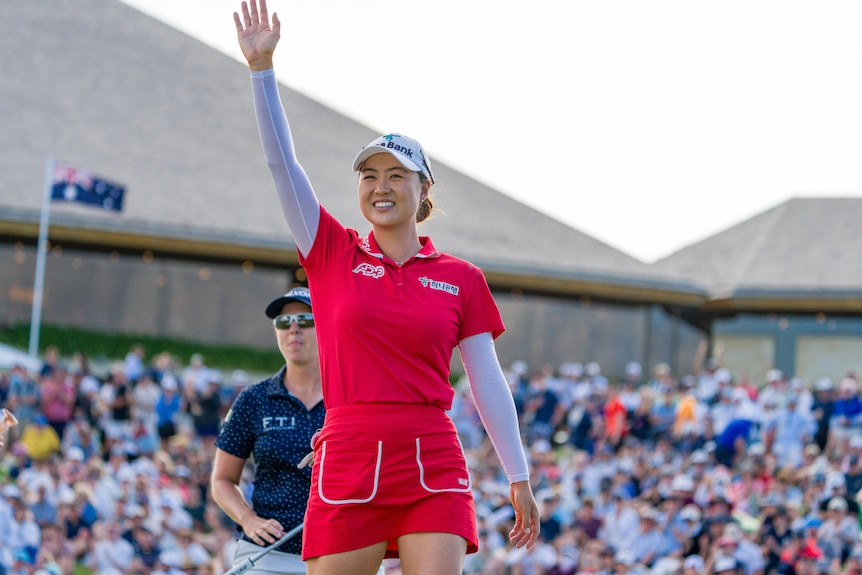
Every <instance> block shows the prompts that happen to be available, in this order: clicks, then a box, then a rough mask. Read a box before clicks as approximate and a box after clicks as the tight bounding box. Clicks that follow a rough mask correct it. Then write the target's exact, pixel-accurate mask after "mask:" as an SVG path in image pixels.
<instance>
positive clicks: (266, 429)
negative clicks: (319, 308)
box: [211, 287, 325, 575]
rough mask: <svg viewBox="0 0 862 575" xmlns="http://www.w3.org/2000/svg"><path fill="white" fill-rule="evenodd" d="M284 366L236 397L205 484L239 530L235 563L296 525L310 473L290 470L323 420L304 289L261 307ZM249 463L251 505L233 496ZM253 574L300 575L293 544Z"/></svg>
mask: <svg viewBox="0 0 862 575" xmlns="http://www.w3.org/2000/svg"><path fill="white" fill-rule="evenodd" d="M266 315H267V317H269V318H270V319H272V322H273V326H274V328H275V339H276V340H277V342H278V349H279V350H280V351H281V355H282V356H283V357H284V361H285V366H284V367H283V368H281V370H279V372H278V373H277V374H275V375H274V376H272V377H271V378H269V379H267V380H264V381H262V382H260V383H257V384H255V385H252V386H249V387H247V388H246V389H244V390H242V391H241V392H240V394H239V395H238V396H237V398H236V400H235V401H234V403H233V406H231V410H230V412H228V414H227V416H226V417H225V421H224V425H223V426H222V429H221V431H220V433H219V437H218V439H217V440H216V455H215V462H214V464H213V472H212V477H211V488H212V495H213V499H214V500H215V502H216V503H217V504H218V505H219V506H220V507H221V508H222V509H223V510H224V512H225V513H227V514H228V516H229V517H230V518H231V519H233V520H234V521H235V522H236V523H237V525H238V526H239V527H240V528H241V529H242V534H241V536H240V540H239V542H238V543H237V547H236V552H235V553H234V563H241V562H242V561H245V560H246V559H248V558H250V557H252V556H254V555H255V554H256V553H258V552H260V551H261V550H262V549H263V548H265V547H268V546H269V545H270V544H272V543H274V542H275V541H277V540H278V539H279V538H281V536H282V535H284V534H285V533H286V532H287V530H289V529H291V528H293V527H296V526H297V525H299V524H300V523H302V518H303V515H304V514H305V506H306V503H307V502H308V490H309V486H310V484H311V473H310V472H309V470H308V469H307V468H305V469H299V468H298V467H297V466H298V464H299V463H300V462H301V461H302V459H303V457H305V455H306V453H308V445H309V443H310V442H311V437H312V436H313V434H314V433H315V431H317V430H318V429H320V427H321V426H322V425H323V420H324V415H325V413H324V409H323V392H322V391H321V386H320V363H319V361H318V355H317V334H316V330H315V328H314V315H312V311H311V298H310V294H309V292H308V288H304V287H296V288H293V289H292V290H290V291H289V292H288V293H286V294H284V295H282V296H280V297H277V298H276V299H274V300H273V301H272V302H270V304H269V305H268V306H267V307H266ZM252 455H253V456H254V464H255V475H254V484H253V485H254V487H253V491H252V493H251V504H249V502H248V501H247V500H246V498H245V496H244V495H243V493H242V491H241V489H240V480H241V479H242V472H243V469H244V467H245V463H246V460H247V459H248V458H249V457H250V456H252ZM245 573H249V574H251V573H254V574H265V573H266V574H274V573H278V574H281V575H284V574H287V575H296V574H300V573H305V563H303V561H302V558H301V557H300V538H299V537H294V538H292V539H290V540H288V541H287V542H285V543H284V544H282V545H279V546H278V547H277V548H276V549H274V550H273V551H271V552H268V553H267V554H266V555H265V556H263V557H261V558H260V559H259V560H257V561H254V567H253V568H251V569H249V570H247V571H245Z"/></svg>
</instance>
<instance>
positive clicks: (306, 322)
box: [272, 313, 314, 329]
mask: <svg viewBox="0 0 862 575" xmlns="http://www.w3.org/2000/svg"><path fill="white" fill-rule="evenodd" d="M293 322H296V325H298V326H299V327H314V316H313V315H312V314H310V313H297V314H294V315H290V314H282V315H280V316H278V317H276V318H275V319H273V320H272V325H273V326H275V329H289V328H290V324H292V323H293Z"/></svg>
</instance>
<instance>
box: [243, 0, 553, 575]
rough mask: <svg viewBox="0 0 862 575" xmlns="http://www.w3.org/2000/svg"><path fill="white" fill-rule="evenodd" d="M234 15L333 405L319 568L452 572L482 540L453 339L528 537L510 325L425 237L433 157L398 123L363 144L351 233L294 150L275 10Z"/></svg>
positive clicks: (307, 552) (316, 496) (324, 444)
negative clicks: (505, 360)
mask: <svg viewBox="0 0 862 575" xmlns="http://www.w3.org/2000/svg"><path fill="white" fill-rule="evenodd" d="M234 21H235V24H236V29H237V35H238V39H239V44H240V47H241V49H242V52H243V55H244V56H245V58H246V60H247V61H248V64H249V68H250V69H251V76H252V86H253V95H254V102H255V109H256V113H257V118H258V127H259V130H260V134H261V140H262V143H263V148H264V153H265V155H266V158H267V163H268V165H269V166H270V170H271V172H272V176H273V179H274V181H275V186H276V189H277V191H278V195H279V199H280V201H281V204H282V208H283V211H284V214H285V217H286V219H287V222H288V225H289V226H290V230H291V233H292V234H293V237H294V240H295V241H296V245H297V248H298V250H299V256H300V263H301V264H302V265H303V266H304V268H305V271H306V273H307V274H308V278H309V287H310V288H311V293H312V296H313V299H314V305H315V309H317V310H318V312H317V314H316V316H315V321H316V326H317V329H318V337H319V339H318V344H319V347H320V366H321V374H322V380H323V395H324V403H325V404H326V409H327V413H326V422H325V424H324V426H323V429H322V431H321V433H320V434H319V436H318V437H317V438H316V440H315V441H314V446H313V447H314V458H315V459H314V461H315V462H314V469H313V473H312V485H311V494H310V496H309V502H308V510H307V512H306V517H305V530H304V531H303V549H302V555H303V558H304V559H306V561H307V564H308V572H309V573H312V574H314V575H335V574H338V575H344V574H348V575H351V574H355V575H369V574H373V573H374V572H375V571H376V570H377V568H378V565H380V561H381V559H382V558H383V557H396V556H397V557H400V560H401V568H402V571H403V572H404V573H405V574H406V575H419V574H425V573H427V574H432V573H433V574H435V575H440V574H450V575H457V574H458V573H460V572H461V565H462V563H463V560H464V556H465V553H467V552H475V551H476V549H477V533H476V516H475V510H474V507H473V498H472V484H471V481H470V475H469V471H468V470H467V466H466V461H465V458H464V452H463V449H462V448H461V445H460V443H459V441H458V435H457V432H456V430H455V426H454V425H453V423H452V421H451V420H450V419H449V418H448V416H447V415H446V410H447V409H449V407H450V406H451V402H452V397H453V394H454V391H453V389H452V386H451V385H450V384H449V379H448V377H449V362H450V358H451V354H452V351H453V349H454V348H455V347H456V346H457V347H458V348H459V350H460V354H461V358H462V361H463V363H464V368H465V371H466V373H467V376H468V379H469V381H470V384H471V387H472V392H473V395H474V398H475V401H476V404H477V407H478V409H479V413H480V415H481V417H482V420H483V422H484V425H485V428H486V429H487V431H488V434H489V436H490V438H491V441H492V443H493V444H494V446H495V449H496V450H497V453H498V455H499V456H500V459H501V461H502V464H503V468H504V470H505V472H506V474H507V477H508V479H509V483H510V492H511V497H512V503H513V506H514V511H515V521H514V527H513V528H512V530H511V532H510V540H511V542H512V543H513V544H514V545H516V546H518V547H520V546H523V545H527V547H532V546H533V544H534V543H535V541H536V536H537V534H538V533H537V532H538V529H539V512H538V508H537V505H536V501H535V498H534V497H533V493H532V490H531V488H530V484H529V473H528V468H527V462H526V457H525V455H524V450H523V447H522V445H521V441H520V434H519V432H518V425H517V419H516V414H515V407H514V401H513V400H512V396H511V393H510V392H509V390H508V386H507V384H506V380H505V377H504V376H503V372H502V369H501V368H500V365H499V362H498V360H497V354H496V350H495V347H494V338H495V337H496V336H498V335H499V334H500V333H502V332H503V329H504V328H503V322H502V319H501V317H500V313H499V311H498V309H497V306H496V304H495V303H494V300H493V298H492V296H491V292H490V289H489V288H488V284H487V282H486V281H485V278H484V275H483V274H482V272H481V270H479V269H478V268H477V267H476V266H474V265H472V264H470V263H468V262H465V261H463V260H460V259H458V258H455V257H453V256H451V255H448V254H445V253H441V252H438V251H437V250H436V249H435V248H434V245H433V244H432V242H431V240H430V239H429V238H427V237H420V236H419V233H418V226H417V222H421V221H423V220H424V219H425V218H427V217H428V215H429V213H430V212H431V209H432V202H431V198H430V197H429V190H430V188H431V185H432V183H433V182H434V179H433V175H432V173H431V165H430V162H429V161H428V157H427V156H426V155H425V153H424V151H423V150H422V147H421V146H420V145H419V143H418V142H416V141H415V140H412V139H410V138H407V137H405V136H402V135H399V134H388V135H386V136H382V137H380V138H377V139H376V140H374V141H373V142H371V143H370V144H369V145H367V146H366V147H365V148H363V149H362V150H361V151H360V152H359V154H358V155H357V156H356V159H355V161H354V164H353V169H354V171H357V172H359V182H358V186H357V187H358V200H359V207H360V210H361V212H362V214H363V216H364V217H365V218H366V219H367V220H368V222H369V223H370V224H371V232H370V233H369V234H368V235H367V236H365V237H361V236H360V235H359V234H358V233H357V232H356V231H355V230H350V229H345V228H344V227H343V226H342V225H341V224H339V223H338V222H337V221H336V220H335V219H334V218H333V217H332V216H331V215H330V214H329V213H328V212H327V211H326V210H325V209H323V208H322V207H321V206H320V203H319V201H318V199H317V197H316V195H315V193H314V191H313V189H312V186H311V184H310V182H309V181H308V178H307V176H306V174H305V172H304V171H303V169H302V167H301V166H300V165H299V163H298V161H297V158H296V156H295V152H294V146H293V142H292V137H291V134H290V129H289V126H288V123H287V119H286V117H285V113H284V110H283V108H282V106H281V100H280V99H279V95H278V91H277V84H276V81H275V77H274V72H273V70H272V54H273V51H274V50H275V46H276V44H277V43H278V40H279V35H280V28H281V24H280V22H279V20H278V17H277V16H276V15H275V14H273V15H272V23H271V25H270V19H269V16H268V12H267V8H266V2H265V0H259V4H258V0H252V1H251V4H250V6H249V4H248V3H246V2H243V3H242V14H241V15H240V14H238V13H234ZM364 65H365V66H368V67H369V68H370V69H371V70H375V71H377V72H379V74H375V83H376V82H377V80H378V79H380V78H390V77H392V76H393V75H395V76H397V74H399V73H403V74H414V73H415V72H414V71H412V70H401V71H399V70H393V69H392V67H391V66H390V65H389V63H387V62H386V61H385V55H382V54H373V55H371V56H369V57H368V59H367V61H366V62H365V63H364ZM369 74H371V72H369ZM395 81H396V80H393V82H395Z"/></svg>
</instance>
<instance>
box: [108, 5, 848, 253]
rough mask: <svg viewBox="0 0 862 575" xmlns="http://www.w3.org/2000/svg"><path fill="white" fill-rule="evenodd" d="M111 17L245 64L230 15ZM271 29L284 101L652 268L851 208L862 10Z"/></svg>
mask: <svg viewBox="0 0 862 575" xmlns="http://www.w3.org/2000/svg"><path fill="white" fill-rule="evenodd" d="M122 1H123V2H125V3H126V4H129V5H131V6H134V7H136V8H138V9H140V10H142V11H143V12H146V13H148V14H150V15H152V16H154V17H156V18H158V19H160V20H162V21H164V22H166V23H167V24H169V25H171V26H174V27H176V28H178V29H180V30H182V31H183V32H186V33H188V34H189V35H191V36H193V37H195V38H198V39H199V40H201V41H202V42H205V43H207V44H209V45H211V46H213V47H214V48H216V49H218V50H220V51H222V52H224V53H225V54H227V55H229V56H231V57H233V58H236V59H237V60H240V61H242V55H241V54H240V52H239V48H238V47H237V44H236V29H235V27H234V24H233V17H232V13H233V11H234V10H238V9H239V6H240V3H239V0H171V1H170V2H168V1H166V0H122ZM269 9H270V12H273V11H274V12H277V13H278V15H279V17H280V19H281V22H282V33H281V42H280V44H279V46H278V49H277V50H276V60H275V69H276V74H277V76H278V78H279V81H280V82H282V83H283V84H285V85H287V86H290V87H291V88H293V89H295V90H297V91H299V92H302V93H304V94H306V95H308V96H310V97H312V98H314V99H316V100H318V101H320V102H321V103H323V104H325V105H327V106H329V107H331V108H333V109H335V110H337V111H338V112H341V113H343V114H345V115H347V116H349V117H351V118H353V119H354V120H357V121H359V122H361V123H362V124H364V125H366V126H368V127H370V128H372V129H375V130H377V131H379V132H381V133H387V132H400V133H403V134H407V135H410V136H412V137H414V138H416V139H418V140H420V141H421V142H422V144H423V146H424V147H425V149H426V151H427V152H428V154H429V155H430V157H431V160H432V164H433V162H434V161H435V160H436V161H439V162H442V163H445V164H447V165H449V166H450V167H452V168H455V169H456V170H458V171H460V172H462V173H464V174H467V175H469V176H471V177H473V178H475V179H477V180H479V181H481V182H483V183H485V184H487V185H489V186H491V187H493V188H495V189H497V190H499V191H500V192H502V193H504V194H506V195H508V196H511V197H513V198H515V199H517V200H518V201H520V202H522V203H524V204H526V205H528V206H530V207H532V208H535V209H537V210H539V211H541V212H543V213H545V214H548V215H550V216H552V217H554V218H556V219H557V220H559V221H561V222H563V223H565V224H567V225H570V226H572V227H574V228H576V229H578V230H580V231H582V232H584V233H587V234H589V235H591V236H593V237H595V238H596V239H599V240H601V241H603V242H605V243H606V244H608V245H610V246H612V247H614V248H617V249H619V250H622V251H624V252H626V253H628V254H629V255H631V256H633V257H635V258H638V259H640V260H642V261H645V262H652V261H655V260H656V259H659V258H661V257H664V256H667V255H669V254H671V253H673V252H674V251H676V250H678V249H681V248H683V247H685V246H687V245H690V244H692V243H695V242H697V241H700V240H703V239H705V238H707V237H709V236H711V235H713V234H715V233H717V232H720V231H722V230H724V229H727V228H729V227H731V226H733V225H736V224H738V223H740V222H742V221H744V220H746V219H748V218H750V217H752V216H755V215H757V214H759V213H761V212H763V211H765V210H768V209H770V208H772V207H774V206H776V205H778V204H781V203H783V202H785V201H787V200H789V199H791V198H794V197H848V196H852V197H860V196H862V169H860V168H862V162H860V160H862V34H860V33H859V25H860V22H862V2H858V1H856V0H853V1H849V0H844V1H842V0H836V1H824V2H812V1H806V2H801V1H796V0H763V1H758V0H726V1H723V2H695V1H692V0H673V1H669V0H649V1H645V0H598V1H589V2H588V1H581V0H531V1H529V2H523V1H521V2H514V1H511V0H363V1H357V0H270V1H269ZM365 143H366V142H359V143H357V149H358V148H359V147H360V146H362V145H364V144H365Z"/></svg>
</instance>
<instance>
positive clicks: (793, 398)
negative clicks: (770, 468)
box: [772, 393, 816, 469]
mask: <svg viewBox="0 0 862 575" xmlns="http://www.w3.org/2000/svg"><path fill="white" fill-rule="evenodd" d="M798 402H799V398H798V396H797V395H796V394H793V393H790V394H788V395H787V398H786V404H785V405H783V406H781V407H779V408H778V412H779V413H778V417H777V418H776V419H775V439H774V441H773V444H772V453H773V454H774V455H775V457H776V459H777V460H778V462H779V465H780V466H781V467H789V468H791V469H794V468H797V467H799V466H800V465H802V462H803V460H804V458H803V449H804V447H805V446H806V445H807V444H808V443H809V441H810V440H811V438H812V437H813V435H814V432H815V430H816V428H815V425H814V422H813V420H812V419H811V418H810V417H807V416H806V414H804V413H803V412H802V411H801V410H799V409H797V407H798Z"/></svg>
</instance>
